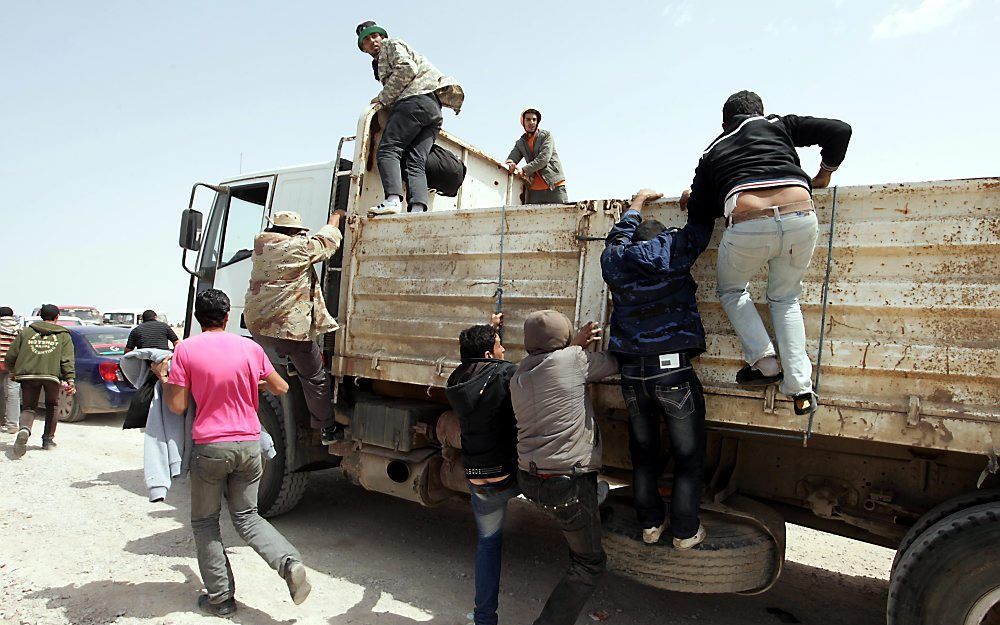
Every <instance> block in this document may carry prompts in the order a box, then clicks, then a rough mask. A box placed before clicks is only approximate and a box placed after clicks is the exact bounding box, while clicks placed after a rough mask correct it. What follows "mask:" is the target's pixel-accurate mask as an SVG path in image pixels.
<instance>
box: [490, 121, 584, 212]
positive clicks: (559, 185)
mask: <svg viewBox="0 0 1000 625" xmlns="http://www.w3.org/2000/svg"><path fill="white" fill-rule="evenodd" d="M541 122H542V113H541V111H539V110H538V109H524V111H522V112H521V127H522V128H524V134H523V135H521V137H520V138H519V139H518V140H517V141H515V142H514V149H513V150H511V151H510V154H509V155H508V156H507V162H506V163H504V164H505V165H506V166H507V169H508V170H510V171H511V172H513V173H516V174H518V175H522V176H528V177H530V179H531V186H529V187H528V189H527V190H525V198H524V203H525V204H566V203H568V202H569V197H568V196H567V195H566V176H565V175H563V168H562V162H561V161H560V160H559V153H558V152H556V140H555V138H553V137H552V133H551V132H549V131H548V130H542V129H541V128H539V127H538V124H540V123H541ZM522 159H523V160H524V167H518V165H517V164H518V163H520V162H521V160H522Z"/></svg>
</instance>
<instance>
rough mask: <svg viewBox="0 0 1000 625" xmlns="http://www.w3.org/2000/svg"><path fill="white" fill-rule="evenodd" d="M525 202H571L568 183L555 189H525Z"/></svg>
mask: <svg viewBox="0 0 1000 625" xmlns="http://www.w3.org/2000/svg"><path fill="white" fill-rule="evenodd" d="M525 196H526V197H525V200H524V203H525V204H569V196H568V195H567V194H566V185H563V186H561V187H556V188H555V189H545V190H544V191H532V190H531V189H528V190H527V191H525Z"/></svg>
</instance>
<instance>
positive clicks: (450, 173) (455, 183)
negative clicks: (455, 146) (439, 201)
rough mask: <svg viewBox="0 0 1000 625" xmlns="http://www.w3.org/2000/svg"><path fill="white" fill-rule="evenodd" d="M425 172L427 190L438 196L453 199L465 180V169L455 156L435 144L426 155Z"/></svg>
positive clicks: (463, 164)
mask: <svg viewBox="0 0 1000 625" xmlns="http://www.w3.org/2000/svg"><path fill="white" fill-rule="evenodd" d="M426 172H427V188H429V189H434V190H435V191H437V194H438V195H445V196H448V197H455V196H456V195H458V190H459V189H460V188H461V187H462V182H463V181H464V180H465V172H466V168H465V163H463V162H462V161H461V160H459V158H458V157H457V156H455V155H454V154H452V153H451V152H449V151H448V150H446V149H444V148H443V147H441V146H440V145H438V144H436V143H435V144H434V147H432V148H431V153H430V154H428V155H427V166H426Z"/></svg>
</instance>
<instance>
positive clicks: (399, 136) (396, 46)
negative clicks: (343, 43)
mask: <svg viewBox="0 0 1000 625" xmlns="http://www.w3.org/2000/svg"><path fill="white" fill-rule="evenodd" d="M356 30H357V35H358V48H359V49H361V51H362V52H366V53H368V54H370V55H371V56H372V58H374V59H375V60H374V61H372V68H373V69H374V71H375V78H376V79H377V80H378V81H379V82H381V83H382V91H381V92H380V93H379V94H378V95H377V96H375V97H374V98H372V102H371V103H372V104H374V105H376V106H381V107H385V108H387V109H390V110H389V121H388V122H386V125H385V130H384V131H383V132H382V140H381V141H380V142H379V145H378V152H377V153H376V155H375V162H376V163H377V164H378V173H379V176H381V178H382V190H383V192H384V193H385V200H384V201H383V202H382V203H381V204H379V205H378V206H375V207H373V208H371V209H369V211H368V212H369V214H372V215H391V214H395V213H399V212H401V211H402V208H403V174H402V171H401V169H400V163H401V162H402V161H403V160H404V159H403V156H404V155H405V156H406V159H405V160H406V192H407V195H408V196H409V197H408V199H407V204H408V207H409V211H410V212H423V211H426V210H428V207H429V205H430V194H429V192H428V190H427V174H426V172H425V169H424V167H425V165H426V163H427V155H428V154H430V151H431V148H432V147H433V146H434V140H435V139H436V138H437V136H438V132H440V131H441V122H442V121H443V118H442V117H441V107H442V106H447V107H449V108H452V109H454V110H455V114H456V115H457V114H458V112H459V110H460V109H461V108H462V101H463V100H464V99H465V93H464V92H463V91H462V87H460V86H459V84H458V82H457V81H456V80H455V79H454V78H451V77H449V76H444V75H443V74H441V72H439V71H438V69H437V68H436V67H434V66H433V65H432V64H431V62H430V61H428V60H427V59H426V58H424V57H423V55H421V54H420V53H419V52H417V51H416V50H414V49H413V48H411V47H410V46H409V45H408V44H407V43H406V42H405V41H403V40H402V39H396V38H392V39H390V38H389V33H387V32H386V31H385V29H384V28H382V27H381V26H379V25H378V24H376V23H375V22H371V21H368V22H362V23H361V24H358V27H357V29H356Z"/></svg>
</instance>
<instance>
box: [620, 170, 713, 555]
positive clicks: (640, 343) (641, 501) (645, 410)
mask: <svg viewBox="0 0 1000 625" xmlns="http://www.w3.org/2000/svg"><path fill="white" fill-rule="evenodd" d="M660 197H661V194H660V193H657V192H656V191H652V190H650V189H642V190H641V191H639V192H638V193H637V194H636V195H635V197H634V198H632V203H631V205H630V206H629V210H628V211H626V212H625V214H624V215H622V218H621V221H619V222H618V223H617V224H615V227H614V228H612V229H611V232H610V233H608V238H607V246H606V247H605V249H604V253H603V254H602V255H601V270H602V272H603V275H604V281H605V282H607V283H608V287H609V288H610V289H611V298H612V301H613V304H614V306H613V309H612V313H611V342H610V344H609V345H608V350H609V351H611V352H612V353H613V354H614V355H615V356H616V357H617V358H618V362H619V363H620V364H621V378H622V396H623V398H624V399H625V407H626V408H627V409H628V413H629V422H628V430H629V454H630V455H631V457H632V494H633V498H634V501H635V510H636V514H637V516H638V517H639V525H640V527H642V539H643V541H644V542H646V543H647V544H656V543H657V542H658V541H659V540H660V535H661V534H662V533H663V531H664V530H665V529H666V526H667V518H666V506H665V505H664V504H663V497H661V496H660V491H659V479H660V475H661V474H662V473H663V468H664V467H663V463H662V462H661V460H660V455H661V445H660V419H661V417H662V418H663V419H664V420H665V421H666V424H667V430H668V431H669V433H670V450H671V456H672V457H673V461H674V480H673V492H672V494H671V498H670V532H671V534H673V544H674V547H675V548H677V549H691V548H692V547H694V546H695V545H697V544H699V543H701V542H702V541H703V540H704V539H705V530H704V528H703V527H702V526H701V524H700V522H699V519H698V509H699V503H700V500H701V493H702V490H703V489H704V476H703V475H702V473H703V467H704V463H705V397H704V394H703V392H702V387H701V382H700V381H699V380H698V375H697V374H696V373H695V371H694V369H692V368H691V361H692V359H694V358H695V357H697V356H698V355H699V354H701V353H702V352H704V351H705V329H704V328H703V327H702V325H701V316H700V315H699V314H698V302H697V301H696V299H695V293H696V292H697V290H698V285H697V284H696V283H695V281H694V278H692V277H691V266H692V265H693V264H694V262H695V261H696V260H697V259H698V256H699V255H700V254H701V253H702V252H703V251H704V250H705V248H706V247H707V246H708V241H709V239H710V238H711V237H712V222H710V221H709V222H689V223H688V224H687V225H686V226H684V227H683V228H680V229H678V228H667V227H666V226H664V225H663V224H662V223H660V222H659V221H657V220H655V219H645V220H644V219H643V218H642V216H641V213H642V209H643V207H644V206H645V204H646V203H647V202H651V201H653V200H656V199H658V198H660Z"/></svg>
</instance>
